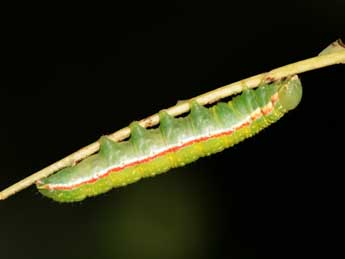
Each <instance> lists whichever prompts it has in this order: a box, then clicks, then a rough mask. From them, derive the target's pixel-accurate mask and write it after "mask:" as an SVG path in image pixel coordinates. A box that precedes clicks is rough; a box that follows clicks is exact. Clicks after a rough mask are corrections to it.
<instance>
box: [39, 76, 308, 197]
mask: <svg viewBox="0 0 345 259" xmlns="http://www.w3.org/2000/svg"><path fill="white" fill-rule="evenodd" d="M301 97H302V85H301V82H300V80H299V78H298V77H297V75H295V76H293V77H290V78H285V79H282V80H280V81H277V82H273V83H270V84H262V85H261V86H260V87H258V88H257V89H255V90H253V89H245V90H244V91H243V92H242V94H241V95H238V96H235V97H234V98H233V99H232V100H231V101H229V102H227V103H226V102H219V103H217V104H215V105H213V106H211V107H209V108H206V107H204V106H202V105H200V104H198V103H197V102H196V101H193V102H191V111H190V113H189V114H188V115H187V116H185V117H179V118H174V117H172V116H170V115H169V114H167V113H166V112H165V111H164V110H163V111H160V112H159V116H160V125H159V127H158V128H153V129H145V128H143V127H141V126H140V125H139V124H138V122H132V123H131V124H130V129H131V136H130V138H129V140H126V141H121V142H114V141H112V140H110V139H109V138H107V137H106V136H102V137H101V138H100V139H99V142H100V150H99V152H98V153H97V154H95V155H92V156H89V157H88V158H86V159H84V160H82V161H81V162H79V163H77V164H76V165H74V166H70V167H66V168H64V169H62V170H60V171H59V172H57V173H56V174H54V175H52V176H49V177H47V178H44V179H41V180H39V181H37V182H36V186H37V188H38V190H39V191H40V192H41V193H42V194H43V195H45V196H47V197H49V198H52V199H53V200H55V201H59V202H75V201H81V200H83V199H85V198H87V197H91V196H95V195H99V194H101V193H104V192H107V191H109V190H110V189H112V188H115V187H120V186H125V185H127V184H130V183H133V182H136V181H138V180H139V179H141V178H145V177H150V176H154V175H157V174H160V173H163V172H167V171H168V170H170V169H172V168H176V167H180V166H184V165H185V164H188V163H191V162H193V161H195V160H197V159H198V158H200V157H203V156H208V155H211V154H214V153H217V152H220V151H222V150H223V149H225V148H228V147H231V146H233V145H235V144H237V143H238V142H240V141H242V140H244V139H246V138H248V137H251V136H253V135H254V134H256V133H258V132H259V131H261V130H262V129H264V128H266V127H267V126H269V125H270V124H272V123H274V122H276V121H277V120H278V119H280V118H281V117H282V116H283V115H284V114H285V113H286V112H288V111H289V110H292V109H294V108H295V107H296V106H297V105H298V104H299V102H300V100H301Z"/></svg>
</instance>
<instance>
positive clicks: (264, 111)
mask: <svg viewBox="0 0 345 259" xmlns="http://www.w3.org/2000/svg"><path fill="white" fill-rule="evenodd" d="M277 100H278V94H277V93H276V94H274V95H273V96H272V97H271V101H270V102H269V103H268V104H267V105H266V106H265V107H263V108H261V109H260V111H259V113H260V114H258V113H257V112H255V111H254V112H253V113H252V114H251V115H250V116H249V118H250V119H249V120H248V121H245V122H244V123H242V124H241V125H239V126H238V127H236V128H235V129H231V130H227V131H224V132H220V133H217V134H214V135H210V136H205V137H200V138H197V139H194V140H191V141H188V142H186V143H184V144H182V145H180V146H175V147H171V148H168V149H166V150H164V151H162V152H160V153H157V154H155V155H153V156H150V157H146V158H144V159H141V160H137V161H134V162H131V163H128V164H125V165H123V166H117V167H114V168H111V169H109V170H108V171H107V172H105V173H104V174H102V175H99V176H96V177H93V178H90V179H89V180H85V181H83V182H80V183H76V184H72V185H65V184H47V185H46V186H45V188H47V189H49V190H71V189H75V188H78V187H80V186H81V185H83V184H91V183H94V182H96V181H97V180H99V179H101V178H104V177H107V176H108V175H109V174H111V173H115V172H118V171H121V170H123V169H125V168H128V167H132V166H136V165H139V164H143V163H146V162H149V161H151V160H153V159H155V158H157V157H160V156H164V155H165V154H167V153H172V152H176V151H178V150H180V149H182V148H184V147H186V146H190V145H193V144H196V143H199V142H202V141H206V140H209V139H212V138H219V137H223V136H227V135H231V134H232V133H233V132H234V131H236V130H239V129H241V128H244V127H248V126H249V125H250V124H251V122H253V121H255V120H256V119H258V118H260V117H261V116H263V115H267V114H268V113H270V112H272V110H273V106H274V104H275V103H276V102H277Z"/></svg>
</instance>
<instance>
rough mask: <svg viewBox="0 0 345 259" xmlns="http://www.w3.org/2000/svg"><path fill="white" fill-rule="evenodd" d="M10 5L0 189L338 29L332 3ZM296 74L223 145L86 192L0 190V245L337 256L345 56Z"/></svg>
mask: <svg viewBox="0 0 345 259" xmlns="http://www.w3.org/2000/svg"><path fill="white" fill-rule="evenodd" d="M3 10H4V12H5V13H6V14H7V16H6V18H5V22H3V24H2V27H3V29H2V36H1V38H2V40H1V41H2V44H3V46H2V51H1V52H2V63H3V66H4V67H3V69H2V81H1V88H0V97H1V102H0V113H1V124H0V136H1V143H2V145H1V171H0V188H1V189H2V188H5V187H7V186H8V185H10V184H12V183H14V182H16V181H18V180H20V179H22V178H23V177H25V176H28V175H30V174H31V173H33V172H35V171H36V170H39V169H41V168H43V167H45V166H47V165H49V164H50V163H52V162H55V161H56V160H58V159H60V158H62V157H64V156H66V155H68V154H69V153H71V152H73V151H75V150H77V149H79V148H80V147H82V146H85V145H87V144H88V143H91V142H93V141H95V140H97V139H98V137H99V136H101V135H102V134H108V133H111V132H113V131H115V130H117V129H119V128H122V127H124V126H126V125H128V124H129V123H130V122H131V121H133V120H138V119H141V118H144V117H146V116H148V115H150V114H153V113H155V112H157V111H159V110H160V109H163V108H167V107H169V106H172V105H174V104H175V103H176V102H177V100H183V99H188V98H191V97H193V96H196V95H198V94H201V93H204V92H206V91H209V90H212V89H215V88H217V87H219V86H223V85H225V84H228V83H231V82H234V81H237V80H240V79H243V78H246V77H249V76H251V75H254V74H258V73H261V72H265V71H269V70H270V69H273V68H276V67H279V66H282V65H285V64H288V63H292V62H295V61H298V60H301V59H304V58H308V57H312V56H315V55H317V54H318V52H320V51H321V50H322V49H323V48H324V47H326V46H327V45H328V44H329V43H331V42H333V41H334V40H336V39H337V38H339V37H343V36H344V28H345V22H344V13H345V4H344V1H340V0H339V1H300V2H299V1H295V2H294V1H282V2H278V1H277V2H263V1H257V2H255V3H252V2H248V1H242V2H231V1H228V2H222V3H220V2H213V1H212V2H211V1H210V2H202V1H175V2H165V1H157V2H146V1H134V2H133V1H131V2H127V3H113V4H111V5H106V4H104V5H102V4H97V5H95V3H93V4H90V5H86V4H85V3H84V4H81V5H79V6H71V5H68V4H66V5H62V4H59V3H56V4H55V5H53V4H52V5H51V6H48V5H47V6H43V5H37V6H33V5H31V4H30V6H23V5H20V6H15V7H11V8H9V9H3ZM343 39H344V37H343ZM301 80H302V83H303V85H304V93H303V99H302V102H301V104H300V105H299V106H298V108H297V109H296V110H294V111H291V112H290V113H288V114H287V115H286V116H285V117H284V118H283V119H281V121H279V122H278V123H276V124H274V125H272V126H271V127H269V128H268V129H267V130H265V131H263V132H262V133H260V134H258V135H257V136H255V137H254V138H251V139H248V140H246V141H245V142H243V143H241V144H239V145H237V146H235V147H234V148H231V149H228V150H226V151H224V152H222V153H219V154H216V155H213V156H211V157H207V158H204V159H201V160H199V161H198V162H196V163H193V164H191V165H188V166H186V167H184V168H180V169H176V170H173V171H171V172H170V173H168V174H164V175H162V176H158V177H155V178H151V179H146V180H142V181H140V182H139V183H136V184H133V185H130V186H128V187H126V188H119V189H115V190H113V191H111V192H109V193H107V194H105V195H101V196H98V197H95V198H92V199H87V200H85V201H83V202H81V203H75V204H58V203H55V202H52V201H51V200H49V199H47V198H44V197H42V196H41V195H40V194H39V193H38V192H37V190H35V188H33V187H31V188H29V189H26V190H25V191H22V192H20V193H18V194H17V195H15V196H13V197H11V198H10V199H8V200H6V201H2V202H1V203H0V235H1V236H0V258H2V259H7V258H35V259H39V258H51V259H53V258H100V259H103V258H315V257H320V258H321V257H322V258H344V238H343V233H344V226H343V222H342V221H343V216H344V215H343V214H342V213H341V211H342V207H343V205H344V199H343V197H342V196H343V181H342V180H341V176H342V174H343V171H344V137H343V133H344V126H343V124H342V120H343V118H344V115H343V112H344V67H343V66H341V65H338V66H332V67H329V68H324V69H321V70H316V71H312V72H308V73H305V74H302V75H301ZM341 236H342V237H341Z"/></svg>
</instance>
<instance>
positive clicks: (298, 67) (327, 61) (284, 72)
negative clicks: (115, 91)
mask: <svg viewBox="0 0 345 259" xmlns="http://www.w3.org/2000/svg"><path fill="white" fill-rule="evenodd" d="M338 43H339V44H340V45H342V43H341V42H340V41H338ZM330 47H331V48H332V46H331V45H330ZM328 48H329V47H328ZM321 54H322V55H320V56H317V57H313V58H309V59H305V60H302V61H299V62H296V63H292V64H289V65H286V66H283V67H280V68H277V69H274V70H271V71H270V72H268V73H262V74H259V75H256V76H252V77H249V78H247V79H244V80H241V81H238V82H235V83H232V84H229V85H226V86H223V87H220V88H218V89H215V90H213V91H210V92H207V93H205V94H202V95H199V96H197V97H195V98H192V99H191V100H196V101H197V102H199V103H200V104H202V105H205V104H209V103H214V102H216V101H218V100H220V99H222V98H225V97H228V96H231V95H233V94H236V93H239V92H241V91H242V90H243V87H244V85H245V86H246V87H248V88H255V87H257V86H258V85H259V84H261V83H263V82H272V81H275V80H278V79H280V78H283V77H287V76H291V75H295V74H300V73H303V72H306V71H310V70H314V69H318V68H322V67H326V66H331V65H335V64H340V63H343V64H344V63H345V50H344V46H342V47H341V49H340V50H338V49H337V50H336V51H332V50H331V51H327V52H326V53H325V54H324V53H321ZM189 109H190V107H189V101H186V102H182V103H178V104H177V105H175V106H173V107H170V108H168V109H166V112H167V113H169V114H170V115H172V116H177V115H180V114H183V113H185V112H188V111H189ZM139 123H140V125H141V126H143V127H145V128H147V127H151V126H154V125H157V124H158V123H159V116H158V114H154V115H151V116H149V117H147V118H146V119H143V120H141V121H140V122H139ZM129 135H130V129H129V128H128V127H126V128H123V129H121V130H119V131H117V132H115V133H113V134H111V135H109V136H108V137H109V138H110V139H112V140H114V141H121V140H123V139H125V138H127V137H128V136H129ZM98 150H99V143H98V142H94V143H92V144H90V145H88V146H86V147H84V148H82V149H80V150H78V151H76V152H74V153H72V154H71V155H69V156H67V157H65V158H63V159H61V160H59V161H57V162H55V163H54V164H51V165H50V166H48V167H46V168H44V169H42V170H40V171H38V172H36V173H34V174H32V175H30V176H28V177H26V178H24V179H23V180H21V181H19V182H17V183H15V184H13V185H12V186H10V187H8V188H6V189H4V190H3V191H2V192H0V200H4V199H6V198H8V197H9V196H11V195H13V194H15V193H16V192H19V191H21V190H23V189H25V188H26V187H28V186H30V185H31V184H33V183H35V182H36V181H38V180H40V179H42V178H45V177H47V176H49V175H51V174H53V173H54V172H56V171H58V170H60V169H62V168H64V167H67V166H70V165H73V164H75V163H76V162H78V161H80V160H82V159H84V158H86V157H88V156H90V155H91V154H93V153H95V152H97V151H98Z"/></svg>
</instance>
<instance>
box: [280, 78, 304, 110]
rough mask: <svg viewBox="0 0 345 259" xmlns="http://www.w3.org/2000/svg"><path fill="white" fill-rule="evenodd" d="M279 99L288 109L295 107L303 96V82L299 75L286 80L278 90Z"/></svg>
mask: <svg viewBox="0 0 345 259" xmlns="http://www.w3.org/2000/svg"><path fill="white" fill-rule="evenodd" d="M278 95H279V101H280V103H281V105H282V106H283V107H284V108H285V109H286V110H287V111H289V110H292V109H295V108H296V106H297V105H298V104H299V102H300V101H301V98H302V84H301V81H300V80H299V78H298V76H297V75H295V76H293V77H292V78H291V79H290V80H286V81H285V82H284V83H283V84H282V85H281V87H280V89H279V91H278Z"/></svg>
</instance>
